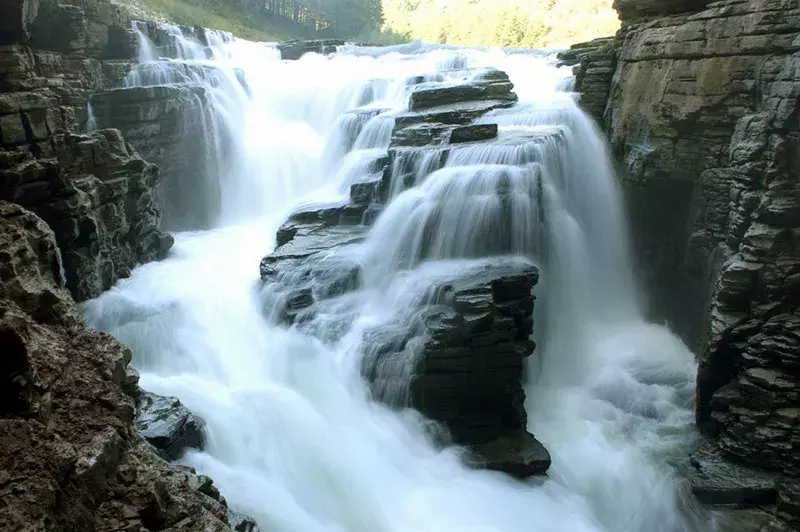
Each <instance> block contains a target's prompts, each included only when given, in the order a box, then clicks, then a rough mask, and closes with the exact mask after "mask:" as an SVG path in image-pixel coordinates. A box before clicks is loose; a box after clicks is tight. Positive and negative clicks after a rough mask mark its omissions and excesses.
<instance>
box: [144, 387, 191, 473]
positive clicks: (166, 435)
mask: <svg viewBox="0 0 800 532" xmlns="http://www.w3.org/2000/svg"><path fill="white" fill-rule="evenodd" d="M205 425H206V422H205V421H203V420H202V419H200V418H199V417H197V416H196V415H194V414H192V413H191V412H190V411H189V410H188V409H187V408H186V407H185V406H183V405H182V404H181V402H180V401H179V400H178V398H177V397H162V396H160V395H156V394H154V393H149V392H145V391H142V392H140V393H139V396H138V397H137V401H136V430H137V431H138V432H139V435H141V436H142V437H143V438H144V439H146V440H147V442H148V443H149V444H150V445H152V446H153V447H155V448H156V450H157V452H158V454H159V456H161V457H162V458H164V459H165V460H177V459H178V458H180V457H181V456H182V455H183V453H184V451H186V450H187V449H189V448H195V449H202V448H203V446H204V445H205V441H206V438H205V435H204V434H203V428H204V427H205Z"/></svg>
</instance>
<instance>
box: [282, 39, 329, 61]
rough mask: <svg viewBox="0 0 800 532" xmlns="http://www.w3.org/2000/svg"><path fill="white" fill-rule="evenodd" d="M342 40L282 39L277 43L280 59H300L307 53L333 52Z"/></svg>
mask: <svg viewBox="0 0 800 532" xmlns="http://www.w3.org/2000/svg"><path fill="white" fill-rule="evenodd" d="M343 44H344V41H342V40H339V39H317V40H311V41H284V42H282V43H279V44H278V51H280V53H281V59H300V58H301V57H303V56H304V55H305V54H307V53H317V54H325V55H327V54H333V53H336V50H337V48H338V47H339V46H342V45H343Z"/></svg>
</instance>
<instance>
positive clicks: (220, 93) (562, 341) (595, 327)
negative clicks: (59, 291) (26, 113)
mask: <svg viewBox="0 0 800 532" xmlns="http://www.w3.org/2000/svg"><path fill="white" fill-rule="evenodd" d="M162 31H163V32H165V34H168V36H169V35H171V37H169V39H171V40H169V39H167V40H169V42H171V43H172V46H171V51H170V52H169V53H168V52H165V51H164V50H163V49H159V47H158V46H157V44H154V43H153V42H152V41H150V40H147V39H145V40H143V43H144V44H143V46H142V50H141V59H142V61H143V62H142V64H141V65H140V66H139V67H138V68H137V69H135V70H134V71H133V72H132V73H131V75H130V76H129V77H128V80H127V82H126V83H127V84H128V85H129V86H137V85H149V84H160V83H174V82H183V83H185V82H192V83H195V84H197V85H198V86H201V87H203V88H204V89H205V91H206V92H205V95H206V96H205V99H204V100H203V101H198V112H203V113H206V114H207V117H206V122H205V123H207V124H208V127H207V128H206V132H207V136H206V138H204V139H197V142H202V143H204V146H206V147H207V149H206V152H207V154H208V159H209V160H208V164H209V165H211V171H210V172H209V175H211V176H212V177H213V178H214V179H215V180H216V181H215V182H214V183H198V184H197V185H196V186H197V187H198V188H202V187H215V188H216V189H217V190H218V194H219V196H218V200H217V201H218V205H217V206H216V207H217V208H218V209H219V213H218V221H217V222H216V228H215V229H213V230H207V231H195V232H181V233H177V234H176V235H175V238H176V244H175V247H174V249H173V250H172V252H171V254H170V256H169V257H168V258H167V259H166V260H164V261H162V262H158V263H151V264H146V265H144V266H141V267H139V268H138V269H136V270H135V272H134V273H133V275H132V276H131V278H129V279H126V280H123V281H120V282H119V283H118V284H117V286H115V287H114V288H112V289H111V290H110V291H108V292H107V293H105V294H103V295H102V296H100V297H99V298H97V299H96V300H93V301H90V302H88V303H87V304H86V306H85V315H86V318H87V321H88V323H89V324H90V326H92V327H95V328H97V329H102V330H107V331H109V332H111V333H112V334H114V335H115V336H116V337H117V338H119V339H120V340H121V341H123V342H125V343H127V344H129V345H130V346H131V347H132V348H133V349H134V362H133V363H134V365H135V366H136V368H137V369H139V370H140V371H141V374H142V378H141V385H142V387H143V388H145V389H147V390H150V391H153V392H155V393H159V394H162V395H174V396H177V397H179V398H180V399H181V401H183V402H184V403H185V404H186V405H187V406H188V407H189V408H190V409H191V410H193V411H194V412H196V413H197V414H199V415H200V416H201V417H203V418H204V419H205V420H206V421H207V423H208V427H207V431H208V445H207V449H206V450H205V451H204V452H190V453H189V454H188V455H187V456H185V458H184V459H183V462H184V463H185V464H187V465H191V466H193V467H195V468H196V469H197V470H198V471H199V472H201V473H204V474H207V475H209V476H211V477H212V478H213V479H214V481H215V482H216V484H217V485H218V486H219V488H220V490H221V491H222V492H223V493H224V494H225V496H226V498H227V499H228V501H229V502H230V504H231V505H232V506H233V507H234V508H235V509H237V510H238V511H240V512H241V513H244V514H248V515H251V516H253V517H255V518H256V519H257V520H258V522H259V524H260V525H261V527H262V530H267V531H273V530H275V531H285V532H316V531H320V532H321V531H328V532H330V531H337V532H338V531H341V532H382V531H387V532H388V531H397V532H412V531H413V532H434V531H435V532H455V531H458V532H468V531H469V532H478V531H481V532H488V531H540V532H545V531H553V532H562V531H564V532H582V531H608V532H623V531H625V532H627V531H630V532H673V531H674V532H678V531H690V530H691V531H694V530H697V531H701V530H710V529H712V528H713V524H712V523H711V521H710V520H709V518H708V517H707V516H706V515H705V514H704V513H702V512H701V511H699V510H698V509H697V508H695V507H694V506H693V503H692V502H691V498H690V496H689V495H688V493H687V490H686V487H685V486H684V484H683V483H682V482H681V481H680V479H679V476H678V475H677V473H676V472H675V470H674V469H673V466H672V465H670V464H672V463H673V462H676V463H678V462H681V461H683V460H685V455H686V453H687V452H688V449H689V448H690V447H691V445H692V443H693V440H694V432H693V428H692V427H693V412H692V408H693V403H692V401H693V399H692V397H693V387H694V378H695V371H696V367H695V362H694V357H693V355H692V353H690V352H689V351H688V350H687V348H686V347H685V346H684V345H683V344H682V343H681V342H680V341H679V340H678V339H677V338H676V337H675V336H673V335H672V334H671V333H670V332H669V331H668V330H667V329H665V328H663V327H661V326H658V325H654V324H649V323H646V322H645V321H644V319H643V318H642V312H641V310H640V303H639V295H638V293H637V289H636V283H635V280H634V275H633V273H632V268H631V265H630V257H629V249H628V242H627V239H626V230H625V221H624V216H623V209H622V205H621V199H620V197H619V192H618V190H617V187H616V185H615V181H614V179H615V178H614V175H613V171H612V166H611V163H610V159H609V155H608V152H607V148H606V146H605V142H604V140H603V139H602V137H601V135H600V134H599V133H598V131H597V130H596V129H595V127H594V126H593V124H592V123H591V121H590V120H589V119H588V118H587V117H586V116H585V115H584V114H583V113H582V112H581V111H580V110H579V109H578V108H577V106H576V104H575V103H574V101H573V97H572V96H571V95H570V94H569V93H568V92H566V91H567V90H568V89H569V87H570V84H571V77H570V76H569V72H568V71H565V70H564V69H561V70H559V69H557V68H555V67H554V66H553V64H552V62H551V60H550V58H549V57H548V56H546V55H544V54H541V53H533V52H528V53H522V52H514V53H511V52H508V53H506V52H503V51H500V50H464V49H453V48H446V47H433V46H426V45H422V44H419V43H415V44H413V45H407V46H403V47H396V48H389V49H360V48H351V47H346V48H343V49H342V50H341V51H340V53H338V54H336V55H335V56H333V57H330V58H326V57H322V56H319V55H314V54H311V55H306V56H305V57H304V58H303V59H301V60H299V61H292V62H290V61H281V60H280V59H279V55H278V53H277V51H276V50H275V48H274V47H273V46H271V45H265V44H260V43H251V42H246V41H241V40H235V39H232V38H230V37H229V36H226V35H223V34H216V33H210V34H209V35H207V42H208V44H209V45H210V46H204V45H200V44H199V43H198V42H197V41H196V40H195V39H193V38H192V37H191V36H185V35H183V34H182V33H181V31H180V30H179V29H177V28H170V27H167V26H164V27H162ZM175 43H177V45H176V44H175ZM167 53H168V55H171V56H172V57H173V59H159V57H160V55H164V54H167ZM490 66H491V67H496V68H499V69H501V70H504V71H506V72H507V73H508V74H509V76H510V78H511V80H512V81H513V82H514V84H515V91H516V92H517V94H518V95H519V103H518V104H517V105H515V106H514V107H512V108H510V109H505V110H502V111H493V112H491V113H490V114H489V115H487V116H484V117H483V118H481V119H479V121H480V122H483V123H496V124H499V126H500V133H499V136H498V138H497V139H496V141H494V142H490V143H487V144H482V145H479V146H477V147H476V146H472V147H465V148H462V149H459V150H455V151H454V153H453V154H452V155H451V156H450V157H449V158H448V162H447V165H446V166H445V167H443V168H440V167H439V166H440V165H437V164H432V163H431V161H430V160H427V161H425V160H415V161H412V162H413V164H412V165H411V166H410V168H412V169H413V172H415V174H414V175H415V176H416V178H415V182H414V183H412V184H411V185H412V186H411V187H410V188H406V187H404V186H394V187H393V193H392V196H393V197H392V199H391V201H390V203H389V205H388V206H387V208H386V210H385V211H384V212H383V214H382V215H381V216H380V218H379V219H378V220H377V222H376V224H375V226H374V227H373V228H372V229H371V231H370V233H369V234H368V236H367V238H366V240H365V241H364V242H363V243H361V244H356V245H351V246H348V247H346V248H343V251H339V252H341V253H348V254H349V255H350V256H351V258H353V260H357V261H358V262H359V263H361V264H362V266H363V270H364V279H363V283H362V287H361V288H360V289H359V290H358V291H356V292H354V293H351V294H349V295H348V296H347V297H346V298H343V299H342V300H340V301H339V302H338V303H337V305H339V306H336V305H334V307H333V309H332V311H331V312H329V313H327V314H325V315H320V316H319V317H318V318H316V322H315V323H314V325H315V326H316V328H317V330H318V331H321V332H319V333H318V334H314V335H313V336H312V335H310V334H308V333H307V331H305V330H300V329H297V328H288V327H286V326H278V325H275V324H274V323H272V322H271V321H270V319H269V309H270V308H272V307H273V306H274V305H275V304H276V301H275V300H276V298H279V297H280V294H279V293H276V292H275V291H273V290H270V289H269V287H266V288H262V287H261V286H260V282H259V278H258V264H259V260H260V259H261V257H262V256H264V255H265V254H267V253H269V252H270V251H272V249H273V248H274V245H275V236H274V235H275V232H276V229H277V228H278V226H279V225H280V224H281V223H282V222H283V221H284V220H285V218H286V216H287V215H288V214H289V213H290V212H291V211H292V210H293V209H295V208H297V207H298V206H300V205H308V204H310V203H314V202H322V201H336V200H341V199H342V198H346V196H347V191H348V190H349V185H350V184H351V183H352V182H354V181H355V180H356V179H358V178H359V177H361V175H362V174H363V173H364V172H365V171H366V169H368V168H369V164H370V163H371V162H372V161H374V160H375V159H376V158H377V157H379V156H381V155H383V154H384V153H385V151H386V149H387V147H388V144H389V140H390V136H391V130H392V126H393V124H394V116H396V115H397V114H398V113H400V112H402V111H404V110H405V109H406V108H407V105H408V102H407V100H408V95H407V80H408V79H409V78H414V77H418V76H424V77H425V78H424V79H426V80H429V81H439V82H446V81H447V79H448V77H449V76H453V75H456V74H454V72H457V71H458V70H462V71H463V69H464V68H465V67H470V68H473V67H474V68H478V67H490ZM201 104H202V105H201ZM356 108H358V109H359V110H360V112H359V113H358V114H353V113H348V111H351V110H353V109H356ZM409 164H411V163H409ZM404 188H405V190H404ZM500 189H502V190H503V192H504V196H503V197H505V198H509V199H506V200H503V201H501V200H500V199H498V198H499V196H498V190H500ZM197 208H204V207H202V205H201V206H200V207H197ZM422 232H425V233H426V234H427V235H428V237H427V238H426V239H422V238H421V237H420V235H421V234H422ZM498 254H508V255H515V256H517V257H519V260H525V261H532V262H534V263H535V264H536V265H537V266H538V267H539V268H540V270H541V280H540V282H539V285H538V286H537V288H536V293H537V294H536V295H537V298H538V299H537V308H536V330H535V333H534V335H535V339H536V341H537V344H538V347H537V349H536V351H535V354H534V356H532V357H531V359H530V360H531V361H530V367H528V368H527V372H526V377H525V378H526V391H527V396H528V398H527V403H526V407H527V410H528V413H529V429H530V431H531V432H532V433H534V434H535V435H536V436H537V438H538V439H540V440H541V441H542V442H543V443H544V444H545V445H546V446H547V448H548V449H549V450H550V452H551V454H552V457H553V465H552V467H551V469H550V471H549V477H548V478H547V479H531V480H529V481H524V482H523V481H517V480H513V479H511V478H510V477H507V476H505V475H503V474H500V473H495V472H488V471H479V470H473V469H470V468H467V467H465V466H464V465H462V463H461V461H460V453H459V450H458V449H455V448H446V449H440V448H437V447H436V446H435V445H434V444H433V442H432V439H431V436H430V430H429V428H430V424H429V422H427V421H426V420H424V419H422V418H421V416H419V415H418V414H415V413H414V412H411V411H397V410H391V409H388V408H386V407H384V406H381V405H380V404H377V403H375V402H373V401H371V400H370V398H369V393H368V391H367V388H366V386H365V384H364V382H363V380H362V378H361V374H360V371H359V367H360V360H359V359H360V357H361V356H362V354H363V352H364V350H365V347H366V346H364V345H362V343H361V342H362V340H361V338H362V335H361V333H362V332H363V331H364V329H365V328H366V327H368V326H371V325H374V324H376V323H377V324H379V323H384V322H391V321H393V320H398V319H400V318H399V317H400V316H401V315H402V313H403V311H404V309H407V308H409V305H410V304H411V301H412V299H413V298H414V297H416V295H418V294H420V293H421V292H422V291H424V289H425V287H426V286H428V285H429V284H430V282H431V280H433V279H437V278H447V277H448V276H452V275H454V274H455V273H457V272H462V271H464V270H465V269H469V268H471V267H475V265H476V264H480V263H481V261H485V260H487V258H488V257H490V256H494V255H498ZM265 309H266V310H267V312H266V313H265ZM304 331H305V332H304Z"/></svg>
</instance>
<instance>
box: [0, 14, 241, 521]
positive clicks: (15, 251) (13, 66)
mask: <svg viewBox="0 0 800 532" xmlns="http://www.w3.org/2000/svg"><path fill="white" fill-rule="evenodd" d="M130 28H131V21H130V19H129V17H128V15H127V14H126V12H125V11H124V10H123V9H120V8H119V7H117V6H116V5H114V4H112V3H110V2H109V1H108V0H64V1H60V2H56V1H55V0H3V2H2V3H0V281H2V282H0V352H2V357H0V500H2V501H3V502H2V504H0V529H3V530H34V529H35V530H54V531H62V530H63V531H73V530H98V531H106V530H109V531H110V530H145V529H146V530H167V529H168V530H175V531H190V530H209V531H219V532H224V531H231V530H233V529H235V530H239V531H243V532H244V531H248V532H252V531H254V530H257V527H256V525H255V523H254V522H252V521H251V520H249V519H247V518H245V517H243V516H241V515H239V514H236V513H235V512H233V511H231V510H229V509H228V508H227V503H226V501H225V499H224V498H223V497H222V496H221V494H220V493H219V491H218V490H217V489H216V488H215V487H214V486H213V483H212V482H211V479H208V478H207V477H203V476H197V475H195V474H194V472H193V471H189V470H182V469H177V468H174V467H171V466H170V465H169V464H168V463H167V462H166V461H165V460H164V459H162V458H161V457H159V454H161V455H162V456H166V457H167V458H174V457H175V456H174V454H172V455H169V453H167V451H173V452H181V453H182V451H183V450H184V449H185V447H186V446H190V445H195V446H196V445H198V444H199V445H202V441H200V440H199V437H198V436H197V435H196V434H190V433H187V427H188V428H192V427H194V426H198V424H199V423H200V422H199V421H198V420H196V419H191V418H189V414H187V413H186V412H185V409H183V408H182V407H181V406H180V404H179V403H178V402H177V400H175V399H173V398H158V397H157V396H152V394H146V393H144V392H142V391H141V390H140V389H139V387H138V375H137V374H136V372H135V371H134V370H132V369H130V368H128V367H127V365H128V363H129V362H130V359H131V352H130V350H129V349H128V348H126V347H124V346H122V345H121V344H119V343H118V342H117V341H116V340H114V339H113V338H112V337H111V336H109V335H107V334H97V333H93V332H91V331H89V330H87V328H86V327H85V325H84V323H83V319H82V317H81V315H80V311H79V310H78V308H77V306H76V304H75V300H79V301H80V300H85V299H89V298H92V297H95V296H97V295H99V294H100V293H101V292H102V291H104V290H107V289H108V288H110V287H111V286H112V285H113V284H114V283H115V282H116V281H117V280H119V279H120V278H123V277H126V276H128V275H129V273H130V271H131V269H133V268H134V267H135V266H136V265H138V264H141V263H144V262H149V261H152V260H156V259H159V258H162V257H163V256H164V255H165V254H166V252H167V250H168V249H169V247H170V246H171V245H172V238H171V237H170V236H168V235H166V234H165V233H163V232H161V231H160V229H159V226H160V218H161V215H160V211H159V207H158V203H157V200H156V197H155V190H156V185H157V182H158V179H159V169H158V167H156V166H155V165H154V164H152V163H150V162H147V161H145V160H144V159H142V158H141V157H140V156H139V155H138V153H137V152H136V151H135V150H134V149H133V148H132V147H131V146H130V145H129V144H128V143H127V142H126V140H125V138H124V137H123V136H122V134H121V133H120V131H118V130H115V129H106V130H99V131H93V132H92V133H90V134H82V133H80V131H84V130H85V126H86V125H87V121H88V120H89V113H88V107H87V102H88V101H89V97H90V95H91V94H92V93H94V92H96V91H99V90H103V89H106V88H109V87H114V86H118V85H119V84H120V83H121V82H122V77H123V76H124V74H125V73H126V72H127V71H128V70H129V69H130V66H131V64H132V58H135V56H136V48H137V44H136V41H135V38H134V37H135V36H134V32H133V31H131V29H130ZM73 298H74V299H73ZM137 401H138V403H139V404H138V405H137ZM165 405H166V406H165ZM159 408H161V410H162V411H158V412H154V411H156V410H158V409H159ZM156 414H157V415H158V416H159V417H158V419H159V421H160V430H159V428H157V427H153V426H151V425H152V424H151V423H149V421H150V419H151V418H152V416H153V415H156ZM173 418H174V419H177V420H180V421H182V422H181V424H180V425H178V424H175V423H172V422H171V421H170V423H172V424H171V425H170V424H167V425H165V423H164V419H167V420H172V419H173ZM192 424H193V425H192ZM165 429H169V430H168V431H167V432H166V433H165V432H164V430H165ZM137 430H140V431H141V432H142V435H139V434H138V433H137ZM195 432H196V431H195ZM176 445H180V446H182V447H181V448H180V449H178V450H176V449H175V446H176ZM157 447H158V450H156V448H157Z"/></svg>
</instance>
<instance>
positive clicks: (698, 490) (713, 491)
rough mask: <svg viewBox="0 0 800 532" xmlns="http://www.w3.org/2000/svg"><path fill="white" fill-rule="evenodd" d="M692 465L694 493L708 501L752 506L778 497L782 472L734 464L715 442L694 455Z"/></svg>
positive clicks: (706, 502) (765, 503)
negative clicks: (779, 477) (716, 446)
mask: <svg viewBox="0 0 800 532" xmlns="http://www.w3.org/2000/svg"><path fill="white" fill-rule="evenodd" d="M692 465H693V466H694V468H695V474H694V476H693V478H692V492H693V493H694V494H695V496H696V497H697V499H698V500H699V501H700V502H702V503H704V504H709V505H723V506H735V507H738V508H749V507H754V506H762V505H768V504H774V503H775V501H776V499H777V494H778V492H777V483H778V475H776V474H774V473H767V472H764V471H759V470H755V469H751V468H747V467H743V466H739V465H735V464H732V463H730V462H729V461H727V460H725V459H724V457H722V456H721V455H720V453H719V451H717V450H716V449H715V448H714V447H713V446H711V445H706V446H705V447H703V448H701V449H700V450H698V451H697V452H695V453H694V454H693V455H692Z"/></svg>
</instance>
